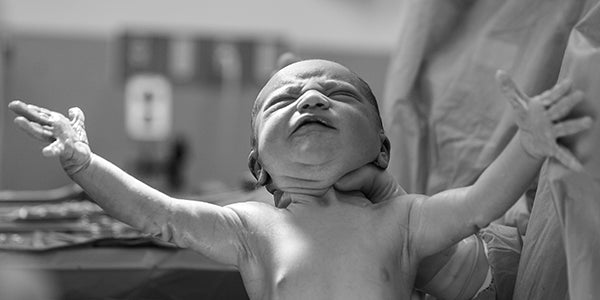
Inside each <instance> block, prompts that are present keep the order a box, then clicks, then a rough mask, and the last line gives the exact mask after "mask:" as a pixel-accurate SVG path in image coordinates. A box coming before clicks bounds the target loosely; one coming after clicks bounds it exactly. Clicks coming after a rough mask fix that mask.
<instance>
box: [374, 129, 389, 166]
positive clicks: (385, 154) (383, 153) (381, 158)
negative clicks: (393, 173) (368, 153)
mask: <svg viewBox="0 0 600 300" xmlns="http://www.w3.org/2000/svg"><path fill="white" fill-rule="evenodd" d="M379 138H380V139H381V149H380V150H379V154H378V155H377V158H376V159H375V161H374V162H373V163H374V164H375V165H376V166H378V167H380V168H382V169H386V168H387V166H388V163H389V162H390V150H391V145H390V140H389V139H388V138H387V136H386V135H385V133H383V130H382V131H381V132H380V133H379Z"/></svg>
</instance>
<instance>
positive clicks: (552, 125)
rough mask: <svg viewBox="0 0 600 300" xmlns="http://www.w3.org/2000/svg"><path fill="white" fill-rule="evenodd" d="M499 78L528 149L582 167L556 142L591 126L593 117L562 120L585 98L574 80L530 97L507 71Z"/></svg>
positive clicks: (535, 153)
mask: <svg viewBox="0 0 600 300" xmlns="http://www.w3.org/2000/svg"><path fill="white" fill-rule="evenodd" d="M496 80H497V81H498V83H499V84H500V88H501V90H502V93H503V94H504V95H505V96H506V97H507V98H508V99H509V100H510V104H511V105H512V107H513V109H514V110H515V112H516V122H517V125H518V126H519V129H520V140H521V144H522V145H523V148H524V149H525V151H527V153H529V154H530V155H532V156H533V157H536V158H546V157H554V158H556V159H557V160H558V161H560V162H561V163H563V164H564V165H565V166H567V167H569V168H570V169H572V170H575V171H581V170H583V166H581V164H580V163H579V161H578V160H577V158H575V156H573V154H572V153H571V152H570V151H569V150H568V149H566V148H564V147H562V146H560V145H559V144H558V143H557V141H556V139H557V138H559V137H563V136H567V135H572V134H576V133H578V132H581V131H583V130H586V129H588V128H590V127H591V125H592V119H591V118H590V117H582V118H578V119H572V120H563V118H564V117H566V116H567V115H568V114H569V112H570V111H571V109H573V107H575V105H577V103H579V102H580V101H581V100H583V93H582V92H581V91H576V90H572V89H571V82H570V81H568V80H563V81H561V82H560V83H558V84H557V85H555V86H554V87H553V88H552V89H550V90H547V91H545V92H543V93H541V94H539V95H537V96H535V97H532V98H530V97H528V96H527V95H525V94H524V93H523V92H521V90H519V88H518V87H517V85H516V84H515V83H514V82H513V81H512V79H511V78H510V77H509V76H508V74H506V73H505V72H504V71H501V70H500V71H498V72H497V73H496Z"/></svg>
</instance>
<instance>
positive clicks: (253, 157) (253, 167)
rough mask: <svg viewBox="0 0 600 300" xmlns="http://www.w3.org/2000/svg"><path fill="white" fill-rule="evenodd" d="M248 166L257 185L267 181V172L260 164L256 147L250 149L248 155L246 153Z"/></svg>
mask: <svg viewBox="0 0 600 300" xmlns="http://www.w3.org/2000/svg"><path fill="white" fill-rule="evenodd" d="M248 168H250V172H252V175H254V178H256V180H257V181H258V182H257V185H259V186H263V185H265V184H267V183H268V182H269V173H267V171H265V169H263V168H262V166H261V165H260V162H259V161H258V152H257V151H256V149H252V150H250V155H248Z"/></svg>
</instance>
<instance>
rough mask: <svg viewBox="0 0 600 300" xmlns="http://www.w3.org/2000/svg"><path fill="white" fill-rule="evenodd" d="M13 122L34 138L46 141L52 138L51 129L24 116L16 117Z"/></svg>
mask: <svg viewBox="0 0 600 300" xmlns="http://www.w3.org/2000/svg"><path fill="white" fill-rule="evenodd" d="M14 122H15V124H17V126H19V128H21V129H22V130H23V131H25V132H26V133H27V134H29V135H30V136H31V137H33V138H35V139H38V140H40V141H42V142H48V143H49V142H52V141H53V140H54V136H53V134H52V131H51V130H50V129H49V128H47V127H45V126H42V125H40V124H38V123H36V122H32V121H29V120H27V119H26V118H25V117H16V118H15V121H14Z"/></svg>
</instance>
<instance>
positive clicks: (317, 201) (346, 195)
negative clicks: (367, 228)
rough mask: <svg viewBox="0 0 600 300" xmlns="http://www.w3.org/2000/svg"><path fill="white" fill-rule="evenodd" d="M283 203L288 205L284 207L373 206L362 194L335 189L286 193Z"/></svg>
mask: <svg viewBox="0 0 600 300" xmlns="http://www.w3.org/2000/svg"><path fill="white" fill-rule="evenodd" d="M311 192H312V191H311ZM282 201H283V202H285V203H286V204H285V205H284V207H287V206H288V205H292V204H293V205H295V206H298V205H300V206H307V205H308V206H315V205H316V206H330V205H334V204H340V203H346V204H352V205H359V206H366V205H371V204H372V203H371V201H369V200H368V199H367V198H366V197H365V196H364V195H363V194H362V193H361V192H340V191H338V190H336V189H334V188H333V187H330V188H329V189H328V190H326V191H325V192H319V193H313V194H307V193H293V192H285V193H284V194H283V196H282Z"/></svg>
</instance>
